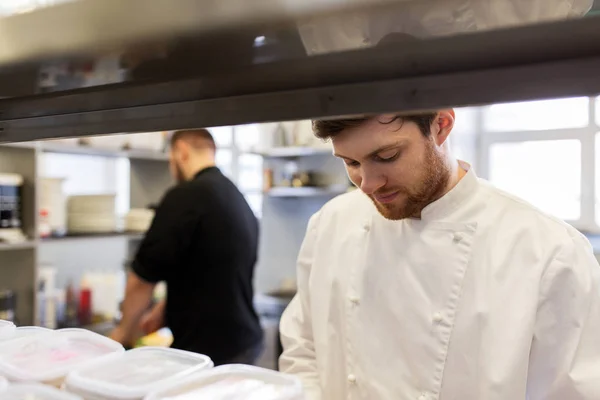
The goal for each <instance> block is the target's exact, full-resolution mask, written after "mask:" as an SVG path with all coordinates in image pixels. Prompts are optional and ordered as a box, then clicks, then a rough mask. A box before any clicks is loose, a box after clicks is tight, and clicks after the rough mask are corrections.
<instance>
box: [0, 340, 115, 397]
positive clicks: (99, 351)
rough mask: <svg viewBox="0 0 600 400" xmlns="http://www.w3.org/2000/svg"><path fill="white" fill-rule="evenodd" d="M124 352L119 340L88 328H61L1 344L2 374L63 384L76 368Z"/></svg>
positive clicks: (16, 378) (40, 381)
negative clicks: (116, 340)
mask: <svg viewBox="0 0 600 400" xmlns="http://www.w3.org/2000/svg"><path fill="white" fill-rule="evenodd" d="M124 351H125V350H124V349H123V346H121V345H120V344H119V343H117V342H115V341H113V340H111V339H109V338H106V337H104V336H101V335H98V334H96V333H93V332H90V331H87V330H85V329H59V330H56V331H50V332H46V333H39V334H37V335H29V336H25V337H21V338H18V339H14V340H9V341H6V342H4V343H0V375H2V376H4V377H6V378H7V379H8V380H9V381H11V382H34V383H45V384H47V385H51V386H55V387H60V386H61V385H62V383H63V381H64V378H65V377H66V375H67V374H68V373H69V372H71V371H72V370H74V369H75V368H77V367H81V366H83V365H85V364H87V363H89V362H91V361H94V360H96V359H98V358H100V357H102V356H106V355H109V354H114V353H122V352H124Z"/></svg>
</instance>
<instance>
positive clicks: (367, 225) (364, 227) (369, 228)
mask: <svg viewBox="0 0 600 400" xmlns="http://www.w3.org/2000/svg"><path fill="white" fill-rule="evenodd" d="M363 229H364V230H365V232H369V231H370V230H371V225H369V224H368V223H366V224H364V225H363Z"/></svg>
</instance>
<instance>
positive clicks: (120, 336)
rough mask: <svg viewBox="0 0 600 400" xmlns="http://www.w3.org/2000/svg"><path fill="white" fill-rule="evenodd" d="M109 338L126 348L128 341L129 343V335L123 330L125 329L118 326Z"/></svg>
mask: <svg viewBox="0 0 600 400" xmlns="http://www.w3.org/2000/svg"><path fill="white" fill-rule="evenodd" d="M108 337H109V338H111V339H112V340H114V341H115V342H119V343H121V344H122V345H123V346H125V345H126V344H128V343H126V341H127V334H126V333H125V331H124V330H123V328H122V327H121V326H117V327H116V328H115V329H113V330H112V332H111V333H110V335H108Z"/></svg>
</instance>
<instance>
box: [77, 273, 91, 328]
mask: <svg viewBox="0 0 600 400" xmlns="http://www.w3.org/2000/svg"><path fill="white" fill-rule="evenodd" d="M77 319H78V321H79V325H80V326H84V325H89V324H91V323H92V290H91V289H90V285H89V284H88V283H87V281H86V280H82V281H81V285H80V289H79V307H78V308H77Z"/></svg>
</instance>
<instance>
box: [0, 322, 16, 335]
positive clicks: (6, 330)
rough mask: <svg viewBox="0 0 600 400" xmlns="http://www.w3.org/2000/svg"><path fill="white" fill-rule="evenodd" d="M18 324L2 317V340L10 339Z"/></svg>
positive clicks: (0, 324)
mask: <svg viewBox="0 0 600 400" xmlns="http://www.w3.org/2000/svg"><path fill="white" fill-rule="evenodd" d="M15 329H16V326H15V324H13V323H12V322H10V321H5V320H3V319H0V340H6V339H10V338H11V337H12V336H13V334H14V333H15Z"/></svg>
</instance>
